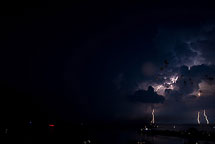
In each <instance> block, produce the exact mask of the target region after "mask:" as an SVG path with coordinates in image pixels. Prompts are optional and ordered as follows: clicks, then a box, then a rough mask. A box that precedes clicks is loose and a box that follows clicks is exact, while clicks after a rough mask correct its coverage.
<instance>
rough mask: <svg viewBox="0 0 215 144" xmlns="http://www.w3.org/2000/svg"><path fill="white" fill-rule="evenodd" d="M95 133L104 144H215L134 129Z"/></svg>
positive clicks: (214, 143) (213, 143)
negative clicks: (145, 132)
mask: <svg viewBox="0 0 215 144" xmlns="http://www.w3.org/2000/svg"><path fill="white" fill-rule="evenodd" d="M95 135H96V136H97V138H98V139H99V141H100V143H102V144H110V143H111V144H215V142H212V141H208V142H207V141H196V140H193V139H187V138H180V137H171V136H161V135H155V136H149V135H141V134H139V133H138V132H137V131H132V130H129V131H127V130H124V131H117V130H115V131H102V132H101V131H100V132H99V133H97V132H96V134H95Z"/></svg>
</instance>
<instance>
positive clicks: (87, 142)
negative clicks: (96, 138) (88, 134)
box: [83, 140, 91, 144]
mask: <svg viewBox="0 0 215 144" xmlns="http://www.w3.org/2000/svg"><path fill="white" fill-rule="evenodd" d="M89 143H91V140H85V141H83V144H89Z"/></svg>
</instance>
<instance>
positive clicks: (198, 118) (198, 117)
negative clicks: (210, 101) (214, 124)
mask: <svg viewBox="0 0 215 144" xmlns="http://www.w3.org/2000/svg"><path fill="white" fill-rule="evenodd" d="M197 122H198V124H200V112H198V116H197Z"/></svg>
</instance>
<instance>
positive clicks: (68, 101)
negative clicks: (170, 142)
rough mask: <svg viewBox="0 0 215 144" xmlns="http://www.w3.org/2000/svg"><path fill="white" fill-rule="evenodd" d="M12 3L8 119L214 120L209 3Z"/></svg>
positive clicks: (4, 117)
mask: <svg viewBox="0 0 215 144" xmlns="http://www.w3.org/2000/svg"><path fill="white" fill-rule="evenodd" d="M4 5H5V6H4ZM4 5H3V7H4V8H3V9H1V16H0V18H1V36H0V47H1V49H0V61H1V63H0V64H1V70H0V85H1V87H0V89H1V90H0V108H1V112H0V113H1V121H8V120H11V121H13V120H17V119H21V120H25V119H27V120H28V119H37V118H41V119H44V120H46V119H48V120H56V119H62V120H68V121H73V122H82V121H100V122H110V121H118V120H137V119H142V120H143V121H150V120H151V112H152V109H154V110H155V116H156V119H155V121H156V122H160V123H197V120H196V118H197V113H198V112H200V113H201V116H200V117H201V122H202V123H206V121H205V120H204V115H203V110H205V111H206V114H207V116H208V119H209V121H210V122H211V123H215V105H214V103H215V79H214V78H215V9H214V8H213V7H211V6H210V5H209V4H206V5H204V4H201V3H198V4H193V3H189V4H187V5H186V4H180V3H176V4H175V5H172V6H168V5H167V4H165V3H125V2H121V3H115V4H108V3H106V4H105V3H104V4H102V3H92V2H88V3H81V2H74V3H66V2H65V3H64V2H57V1H43V2H39V1H37V2H35V3H34V2H30V3H29V2H28V3H27V2H16V3H13V4H11V3H5V4H4ZM21 120H20V121H21Z"/></svg>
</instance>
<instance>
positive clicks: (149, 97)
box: [130, 86, 165, 103]
mask: <svg viewBox="0 0 215 144" xmlns="http://www.w3.org/2000/svg"><path fill="white" fill-rule="evenodd" d="M130 99H131V101H132V102H142V103H163V102H164V101H165V98H164V97H163V96H161V95H158V94H157V93H156V92H155V91H154V88H153V87H152V86H149V87H148V90H138V91H136V92H135V93H134V94H133V95H131V96H130Z"/></svg>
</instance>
